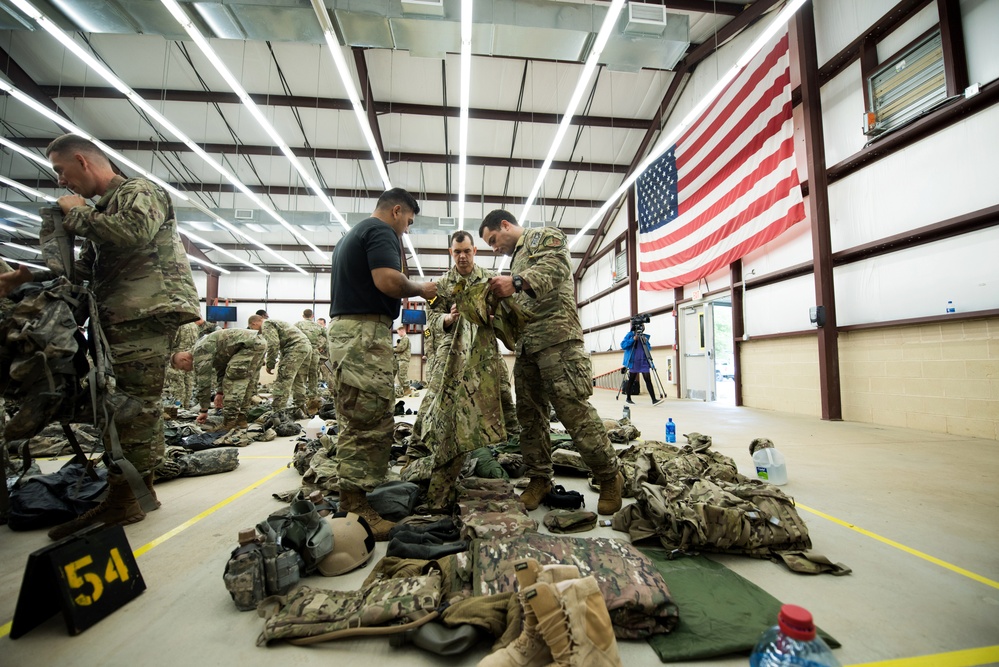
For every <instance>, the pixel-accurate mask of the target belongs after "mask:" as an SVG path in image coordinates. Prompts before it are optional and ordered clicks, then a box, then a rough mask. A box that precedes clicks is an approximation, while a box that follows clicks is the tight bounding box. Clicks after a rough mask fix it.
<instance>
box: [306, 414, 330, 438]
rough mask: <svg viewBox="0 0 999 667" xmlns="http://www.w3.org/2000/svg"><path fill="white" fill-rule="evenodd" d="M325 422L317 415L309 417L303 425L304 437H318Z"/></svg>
mask: <svg viewBox="0 0 999 667" xmlns="http://www.w3.org/2000/svg"><path fill="white" fill-rule="evenodd" d="M325 423H326V422H324V421H323V420H322V419H321V418H320V417H319V415H316V416H315V417H313V418H312V419H310V420H309V423H308V424H306V425H305V437H306V438H307V439H309V440H315V439H316V438H318V437H319V434H320V433H321V429H322V427H323V425H324V424H325Z"/></svg>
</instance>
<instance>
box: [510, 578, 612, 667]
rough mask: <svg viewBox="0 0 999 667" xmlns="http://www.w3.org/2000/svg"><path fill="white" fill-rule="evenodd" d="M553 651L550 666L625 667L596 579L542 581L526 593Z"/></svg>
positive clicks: (539, 626) (540, 628) (541, 629)
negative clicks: (556, 581)
mask: <svg viewBox="0 0 999 667" xmlns="http://www.w3.org/2000/svg"><path fill="white" fill-rule="evenodd" d="M524 597H525V598H526V599H527V600H528V603H529V604H530V605H531V607H532V608H533V609H534V613H535V615H536V616H537V619H538V630H539V632H540V633H541V636H542V637H543V638H544V640H545V641H546V642H547V643H548V648H549V649H550V650H551V652H552V662H551V665H550V667H623V665H622V664H621V657H620V655H619V654H618V650H617V639H616V638H615V637H614V628H613V627H612V626H611V620H610V614H609V613H608V612H607V604H606V602H604V598H603V595H602V594H601V593H600V587H599V586H597V580H596V579H594V578H593V577H584V578H582V579H573V580H570V581H563V582H560V583H557V584H548V583H544V582H540V583H538V584H536V585H535V586H533V587H532V588H530V589H528V591H527V592H526V593H525V594H524Z"/></svg>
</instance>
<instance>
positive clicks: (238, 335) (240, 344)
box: [191, 329, 267, 409]
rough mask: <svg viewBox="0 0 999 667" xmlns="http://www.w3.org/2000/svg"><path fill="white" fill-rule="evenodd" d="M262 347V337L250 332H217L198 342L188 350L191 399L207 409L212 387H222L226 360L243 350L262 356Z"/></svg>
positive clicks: (240, 330) (226, 364)
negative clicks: (191, 358)
mask: <svg viewBox="0 0 999 667" xmlns="http://www.w3.org/2000/svg"><path fill="white" fill-rule="evenodd" d="M266 346H267V343H266V342H265V340H264V338H263V337H262V336H260V335H258V332H256V331H253V330H252V329H219V330H218V331H216V332H214V333H210V334H208V335H207V336H205V337H204V338H202V339H201V340H199V341H198V342H197V343H195V344H194V348H193V349H192V350H191V353H192V354H193V355H194V400H196V401H197V402H198V403H199V404H200V405H201V408H202V409H207V408H208V407H209V406H210V399H211V395H212V388H213V387H221V386H222V378H223V377H225V371H226V368H227V367H228V366H229V361H230V360H231V359H232V358H233V357H234V356H235V355H236V354H237V353H238V352H242V351H243V350H246V349H252V350H255V351H256V352H257V353H259V354H261V355H262V354H263V353H264V349H265V347H266Z"/></svg>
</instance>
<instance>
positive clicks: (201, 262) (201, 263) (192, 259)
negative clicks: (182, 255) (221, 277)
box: [187, 255, 232, 273]
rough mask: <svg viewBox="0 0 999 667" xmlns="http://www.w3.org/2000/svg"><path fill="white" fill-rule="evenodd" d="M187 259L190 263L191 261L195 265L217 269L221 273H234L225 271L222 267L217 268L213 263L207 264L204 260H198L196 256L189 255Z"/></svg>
mask: <svg viewBox="0 0 999 667" xmlns="http://www.w3.org/2000/svg"><path fill="white" fill-rule="evenodd" d="M187 259H188V260H189V261H191V262H194V263H195V264H200V265H201V266H207V267H208V268H209V269H215V270H216V271H218V272H219V273H232V272H231V271H229V270H228V269H223V268H222V267H221V266H216V265H214V264H212V263H211V262H206V261H205V260H203V259H198V258H197V257H195V256H194V255H188V256H187Z"/></svg>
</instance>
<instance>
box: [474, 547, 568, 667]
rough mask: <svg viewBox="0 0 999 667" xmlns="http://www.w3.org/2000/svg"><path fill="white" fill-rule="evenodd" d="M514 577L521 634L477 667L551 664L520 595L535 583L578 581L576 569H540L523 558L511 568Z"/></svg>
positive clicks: (557, 567)
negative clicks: (515, 576)
mask: <svg viewBox="0 0 999 667" xmlns="http://www.w3.org/2000/svg"><path fill="white" fill-rule="evenodd" d="M513 570H514V573H515V574H516V575H517V587H518V588H519V589H520V591H521V592H520V593H518V594H517V597H518V599H519V600H520V607H521V610H522V611H523V618H524V630H523V632H521V633H520V635H519V636H518V637H517V638H516V639H515V640H513V642H511V643H510V644H509V645H508V646H505V647H504V648H502V649H500V650H499V651H496V652H495V653H490V654H489V655H487V656H486V657H485V658H484V659H483V660H482V661H481V662H479V665H478V667H544V666H545V665H547V664H549V663H550V662H551V661H552V653H551V651H550V650H549V649H548V644H547V643H546V642H545V640H544V638H543V637H542V636H541V633H540V632H538V618H537V616H535V615H534V610H533V609H531V605H529V604H527V603H526V602H525V601H524V594H523V591H524V590H526V589H527V588H529V587H531V586H533V585H534V584H535V583H537V582H538V581H543V582H545V583H549V584H552V583H556V582H559V581H566V580H568V579H577V578H579V569H577V568H576V566H575V565H545V566H544V567H541V566H540V565H539V564H538V561H536V560H534V559H533V558H522V559H520V560H518V561H515V562H514V564H513Z"/></svg>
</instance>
